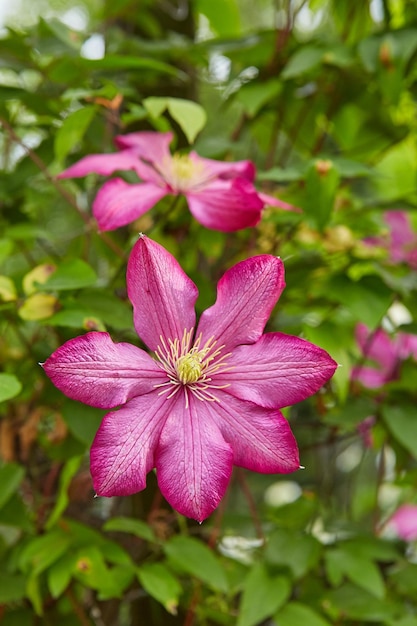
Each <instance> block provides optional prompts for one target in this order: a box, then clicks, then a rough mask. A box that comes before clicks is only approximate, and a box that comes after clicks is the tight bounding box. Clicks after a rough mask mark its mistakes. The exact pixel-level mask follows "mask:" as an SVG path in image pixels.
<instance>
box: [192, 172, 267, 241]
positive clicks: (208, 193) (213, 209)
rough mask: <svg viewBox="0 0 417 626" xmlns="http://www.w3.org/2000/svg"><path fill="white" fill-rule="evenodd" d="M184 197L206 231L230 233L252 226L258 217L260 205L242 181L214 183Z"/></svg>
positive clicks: (250, 188)
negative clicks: (207, 229)
mask: <svg viewBox="0 0 417 626" xmlns="http://www.w3.org/2000/svg"><path fill="white" fill-rule="evenodd" d="M248 185H249V189H248ZM184 195H185V196H186V198H187V201H188V206H189V208H190V211H191V213H192V214H193V216H194V217H195V219H196V220H197V221H198V222H200V224H202V225H203V226H205V227H206V228H212V229H213V230H220V231H222V232H226V233H227V232H233V231H235V230H240V229H242V228H248V227H250V226H255V225H256V224H257V223H258V222H259V220H260V218H261V210H262V207H263V202H262V201H261V200H260V198H259V197H258V195H257V193H256V192H255V190H254V188H252V185H251V184H250V183H247V181H244V180H243V179H241V178H236V179H233V180H230V181H227V180H215V181H213V182H211V183H209V184H207V185H206V186H204V187H203V188H202V190H201V191H190V192H187V193H185V194H184Z"/></svg>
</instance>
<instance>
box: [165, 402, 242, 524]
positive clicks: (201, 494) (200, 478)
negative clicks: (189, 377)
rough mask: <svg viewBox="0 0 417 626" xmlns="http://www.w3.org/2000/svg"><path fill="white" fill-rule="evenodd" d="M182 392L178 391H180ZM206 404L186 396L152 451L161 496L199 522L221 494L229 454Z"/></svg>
mask: <svg viewBox="0 0 417 626" xmlns="http://www.w3.org/2000/svg"><path fill="white" fill-rule="evenodd" d="M180 393H182V392H180ZM208 404H209V403H208V402H201V401H200V400H197V399H195V398H194V396H193V395H192V394H189V406H188V408H186V405H185V400H184V399H183V397H181V398H180V399H179V400H178V401H177V402H176V404H175V407H174V408H173V410H172V411H171V413H170V415H169V417H168V419H167V421H166V423H165V425H164V428H163V430H162V433H161V437H160V440H159V446H158V449H157V451H156V472H157V477H158V484H159V487H160V489H161V492H162V494H163V495H164V497H165V498H166V499H167V500H168V502H169V503H170V505H171V506H172V507H173V508H174V509H176V510H177V511H178V512H179V513H181V514H182V515H186V516H187V517H191V518H193V519H196V520H197V521H199V522H202V521H203V520H204V519H205V518H206V517H208V516H209V515H210V513H212V512H213V511H214V509H215V508H216V507H217V506H218V504H219V502H220V500H221V499H222V497H223V496H224V494H225V491H226V489H227V485H228V483H229V480H230V476H231V473H232V459H233V453H232V449H231V446H230V445H229V444H227V443H226V442H225V441H224V439H223V437H222V435H221V433H220V430H219V429H218V427H217V426H216V424H215V423H214V422H213V421H212V420H211V419H209V417H210V416H209V414H208V413H207V411H206V407H207V405H208Z"/></svg>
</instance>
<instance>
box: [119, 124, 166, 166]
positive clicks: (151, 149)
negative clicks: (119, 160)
mask: <svg viewBox="0 0 417 626" xmlns="http://www.w3.org/2000/svg"><path fill="white" fill-rule="evenodd" d="M173 136H174V135H173V133H171V132H168V133H158V132H155V131H142V132H138V133H128V134H127V135H118V136H117V137H116V139H115V143H116V145H117V147H118V148H119V149H120V150H126V149H127V150H132V151H133V152H134V153H135V155H136V157H139V158H142V159H145V160H146V161H150V162H151V163H157V164H158V163H162V162H163V160H164V159H165V158H167V157H170V151H169V144H170V143H171V141H172V139H173Z"/></svg>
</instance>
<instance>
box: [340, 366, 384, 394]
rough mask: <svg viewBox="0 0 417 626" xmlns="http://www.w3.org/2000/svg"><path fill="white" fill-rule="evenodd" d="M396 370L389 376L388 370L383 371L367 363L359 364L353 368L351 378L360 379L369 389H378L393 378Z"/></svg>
mask: <svg viewBox="0 0 417 626" xmlns="http://www.w3.org/2000/svg"><path fill="white" fill-rule="evenodd" d="M393 374H394V372H392V374H391V376H389V375H388V374H387V373H386V372H381V371H380V370H377V369H375V368H373V367H367V366H366V365H357V366H356V367H354V368H353V369H352V372H351V375H350V378H351V380H358V381H359V382H360V383H362V385H363V386H364V387H367V388H368V389H378V388H379V387H382V386H383V385H385V383H387V382H389V381H390V380H392V376H393Z"/></svg>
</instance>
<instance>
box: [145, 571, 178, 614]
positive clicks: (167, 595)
mask: <svg viewBox="0 0 417 626" xmlns="http://www.w3.org/2000/svg"><path fill="white" fill-rule="evenodd" d="M137 576H138V579H139V582H140V584H141V585H142V587H143V588H144V589H145V591H147V592H148V593H149V595H150V596H152V598H155V600H157V601H158V602H160V603H161V604H162V605H163V606H164V607H165V608H166V610H167V611H168V613H171V614H172V615H176V614H177V607H178V601H179V596H180V594H181V585H180V584H179V582H178V580H177V579H176V578H175V576H173V574H172V573H171V572H170V571H169V569H167V568H166V567H165V565H163V564H162V563H145V565H142V566H141V567H139V568H138V570H137Z"/></svg>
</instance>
